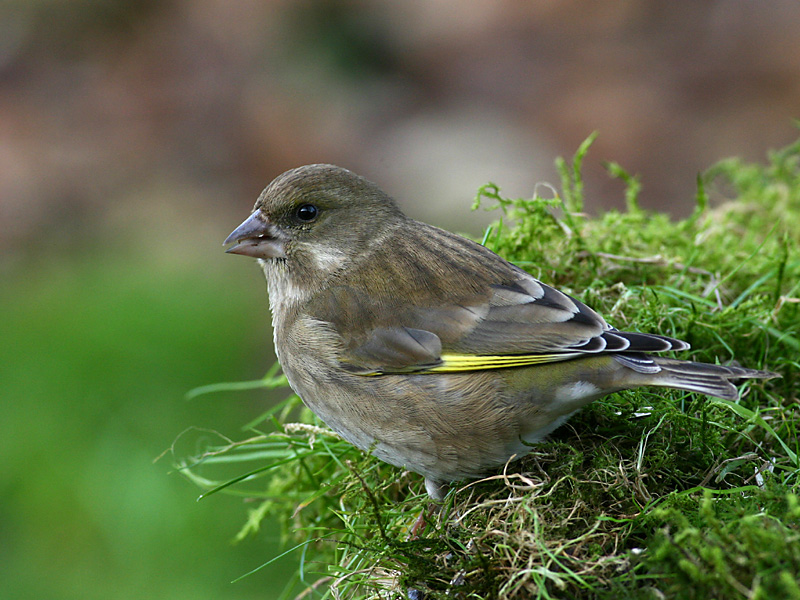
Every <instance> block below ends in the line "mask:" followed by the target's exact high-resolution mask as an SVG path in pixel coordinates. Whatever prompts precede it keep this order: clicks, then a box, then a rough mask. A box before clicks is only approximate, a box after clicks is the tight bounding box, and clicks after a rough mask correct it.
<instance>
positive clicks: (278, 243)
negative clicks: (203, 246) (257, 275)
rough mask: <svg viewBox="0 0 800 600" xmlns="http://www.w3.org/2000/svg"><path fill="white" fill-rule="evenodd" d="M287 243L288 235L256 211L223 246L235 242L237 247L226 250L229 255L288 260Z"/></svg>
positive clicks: (234, 231) (235, 230)
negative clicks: (285, 243)
mask: <svg viewBox="0 0 800 600" xmlns="http://www.w3.org/2000/svg"><path fill="white" fill-rule="evenodd" d="M285 241H286V235H285V234H284V233H283V231H281V229H280V228H279V227H278V226H276V225H273V224H272V223H270V222H269V221H268V220H267V219H266V218H264V217H262V216H261V213H259V212H258V211H256V212H254V213H253V214H252V215H250V216H249V217H247V220H245V222H244V223H242V224H241V225H239V226H238V227H237V228H236V229H234V230H233V232H232V233H231V234H230V235H229V236H228V237H227V238H226V240H225V241H224V242H223V243H222V245H223V246H227V245H228V244H230V243H233V242H235V245H233V246H231V247H230V248H228V249H227V250H225V252H227V253H228V254H241V255H243V256H252V257H253V258H286V253H285V252H284V247H283V245H284V242H285Z"/></svg>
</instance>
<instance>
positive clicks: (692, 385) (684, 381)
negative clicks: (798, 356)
mask: <svg viewBox="0 0 800 600" xmlns="http://www.w3.org/2000/svg"><path fill="white" fill-rule="evenodd" d="M633 356H636V355H630V356H628V357H626V356H625V355H624V354H620V355H616V356H615V358H617V360H619V362H621V363H622V364H624V365H625V366H627V367H630V368H631V369H633V370H634V371H637V372H638V373H641V374H642V375H643V379H644V380H645V381H644V385H657V386H662V387H668V388H675V389H679V390H687V391H690V392H699V393H701V394H707V395H709V396H714V397H715V398H722V399H724V400H736V399H738V398H739V391H738V390H737V389H736V386H735V385H733V383H732V381H736V380H739V379H772V378H773V377H780V375H778V374H777V373H772V372H770V371H758V370H756V369H745V368H743V367H736V366H723V365H711V364H708V363H698V362H690V361H686V360H675V359H672V358H663V357H660V356H647V357H646V358H647V359H649V360H647V361H645V360H644V356H643V355H638V356H636V359H635V360H633V361H632V360H631V358H632V357H633ZM645 362H646V363H647V369H646V370H645V364H643V363H645ZM653 367H658V372H656V373H653Z"/></svg>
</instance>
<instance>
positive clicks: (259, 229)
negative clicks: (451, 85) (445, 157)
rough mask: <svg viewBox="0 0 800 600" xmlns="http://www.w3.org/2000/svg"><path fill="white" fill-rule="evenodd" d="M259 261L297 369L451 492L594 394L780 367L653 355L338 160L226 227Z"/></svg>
mask: <svg viewBox="0 0 800 600" xmlns="http://www.w3.org/2000/svg"><path fill="white" fill-rule="evenodd" d="M230 242H236V245H235V246H233V247H231V248H230V249H229V250H228V251H229V252H233V253H237V254H244V255H247V256H252V257H255V258H258V259H259V262H260V264H261V266H262V268H263V270H264V274H265V275H266V278H267V284H268V292H269V297H270V303H271V308H272V312H273V325H274V334H275V347H276V351H277V354H278V358H279V360H280V362H281V365H282V366H283V369H284V372H285V373H286V375H287V377H288V379H289V383H290V384H291V385H292V387H293V388H294V390H295V391H296V392H297V393H298V394H299V395H300V397H301V398H302V399H303V401H304V402H305V403H306V404H307V405H308V406H309V407H310V408H311V409H312V410H313V411H314V412H315V413H316V414H317V415H318V416H319V417H320V418H321V419H322V420H323V421H324V422H325V423H326V424H327V425H328V426H330V427H331V428H332V429H334V430H335V431H337V432H338V433H340V434H341V435H342V436H343V437H344V438H345V439H347V440H348V441H350V442H351V443H353V444H355V445H356V446H358V447H359V448H362V449H365V450H367V449H371V450H372V451H373V453H374V454H375V455H376V456H377V457H378V458H381V459H382V460H385V461H387V462H389V463H391V464H394V465H397V466H401V467H406V468H408V469H410V470H412V471H415V472H418V473H421V474H422V475H423V476H424V477H425V480H426V486H427V489H428V492H429V493H430V495H431V496H433V497H434V498H440V497H441V496H442V490H443V487H444V486H445V485H446V484H447V483H449V482H451V481H454V480H458V479H463V478H472V477H478V476H480V475H483V474H485V473H486V472H487V471H488V470H490V469H492V468H495V467H498V466H501V465H503V464H504V463H505V462H506V461H507V460H508V459H509V458H510V457H511V456H512V455H513V454H524V453H525V452H527V449H528V446H527V444H530V443H531V442H535V441H538V440H541V439H542V438H543V437H544V436H546V435H547V434H548V433H550V432H551V431H552V430H554V429H555V428H556V427H558V426H559V425H560V424H561V423H563V422H564V421H565V420H566V419H567V418H568V417H569V415H570V414H572V413H573V412H574V411H575V410H577V409H579V408H580V407H581V406H583V405H585V404H587V403H588V402H590V401H592V400H594V399H596V398H599V397H601V396H604V395H606V394H609V393H611V392H614V391H618V390H622V389H628V388H633V387H638V386H644V385H655V386H663V387H672V388H678V389H684V390H690V391H697V392H700V393H704V394H709V395H712V396H718V397H720V398H728V399H732V398H736V397H737V396H738V393H737V390H736V388H735V387H734V386H733V384H732V383H731V381H730V380H732V379H733V380H735V379H741V378H769V377H773V376H775V375H774V374H773V373H769V372H766V371H756V370H752V369H743V368H740V367H723V366H717V365H708V364H702V363H692V362H687V361H679V360H674V359H668V358H662V357H659V356H653V355H650V354H648V353H651V352H664V351H668V350H685V349H687V348H688V347H689V345H688V344H686V343H685V342H682V341H679V340H675V339H671V338H668V337H664V336H660V335H654V334H645V333H634V332H623V331H617V330H616V329H614V328H612V327H611V326H610V325H609V324H608V323H606V322H605V320H603V318H602V317H600V315H598V314H597V313H596V312H594V311H593V310H592V309H591V308H589V307H588V306H586V305H585V304H583V303H582V302H580V301H578V300H576V299H574V298H571V297H570V296H568V295H566V294H564V293H562V292H559V291H558V290H556V289H554V288H552V287H550V286H548V285H546V284H544V283H542V282H540V281H537V280H536V279H535V278H533V277H532V276H531V275H529V274H528V273H526V272H525V271H523V270H521V269H519V268H518V267H516V266H514V265H512V264H511V263H509V262H507V261H505V260H504V259H502V258H501V257H499V256H498V255H496V254H495V253H494V252H491V251H490V250H488V249H486V248H484V247H483V246H481V245H479V244H476V243H475V242H472V241H470V240H468V239H466V238H463V237H460V236H457V235H455V234H452V233H449V232H447V231H444V230H441V229H438V228H436V227H433V226H431V225H427V224H425V223H420V222H418V221H414V220H412V219H410V218H408V217H406V216H405V215H404V214H403V213H402V212H401V211H400V209H399V208H398V206H397V205H396V203H395V202H394V201H393V200H392V199H391V198H389V197H388V196H387V195H386V194H384V193H383V192H382V191H380V190H379V189H378V188H377V187H376V186H375V185H374V184H372V183H370V182H368V181H367V180H365V179H363V178H361V177H359V176H357V175H355V174H353V173H351V172H350V171H347V170H345V169H341V168H339V167H335V166H332V165H309V166H306V167H300V168H298V169H294V170H291V171H288V172H286V173H284V174H283V175H280V176H279V177H278V178H276V179H275V180H274V181H273V182H272V183H271V184H270V185H269V186H268V187H267V188H266V189H265V190H264V192H263V193H262V194H261V196H260V197H259V199H258V201H257V202H256V205H255V208H254V212H253V214H252V215H251V216H250V218H248V219H247V220H246V221H245V222H244V223H242V225H241V226H239V227H238V228H237V229H236V230H235V231H234V232H233V233H232V234H231V235H230V236H229V237H228V239H227V240H226V242H225V243H226V244H227V243H230Z"/></svg>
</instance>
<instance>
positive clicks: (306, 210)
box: [295, 204, 319, 223]
mask: <svg viewBox="0 0 800 600" xmlns="http://www.w3.org/2000/svg"><path fill="white" fill-rule="evenodd" d="M295 215H297V219H298V220H300V221H302V222H303V223H311V221H313V220H314V219H316V218H317V215H319V209H318V208H317V207H316V206H314V205H313V204H302V205H300V206H299V207H298V208H297V212H295Z"/></svg>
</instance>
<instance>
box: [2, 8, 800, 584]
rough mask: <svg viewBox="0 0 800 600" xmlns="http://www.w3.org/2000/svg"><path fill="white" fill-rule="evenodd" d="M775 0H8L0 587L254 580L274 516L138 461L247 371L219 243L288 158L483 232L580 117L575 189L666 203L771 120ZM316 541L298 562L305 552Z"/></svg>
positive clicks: (785, 103) (792, 30)
mask: <svg viewBox="0 0 800 600" xmlns="http://www.w3.org/2000/svg"><path fill="white" fill-rule="evenodd" d="M798 22H800V4H799V3H797V2H796V1H794V0H775V1H773V2H770V3H763V2H757V1H756V0H739V1H736V2H732V1H727V2H726V1H716V2H704V1H697V0H679V1H676V2H669V3H664V2H657V1H655V0H640V1H638V2H621V3H619V2H618V3H585V2H563V1H560V2H555V1H548V0H543V1H540V2H535V3H534V2H514V1H499V2H491V3H489V2H478V1H474V0H429V1H427V2H423V1H419V0H411V1H406V2H391V1H389V0H373V1H368V0H363V1H346V0H344V1H333V0H327V1H326V0H316V1H311V0H306V1H302V0H301V1H289V0H270V1H261V2H257V1H254V0H237V1H234V2H229V1H224V0H191V1H190V0H160V1H156V0H140V1H138V2H124V1H121V0H70V1H69V2H64V1H59V0H4V1H3V2H2V4H0V342H1V343H0V399H2V417H0V450H1V451H2V452H1V453H0V581H2V582H3V583H2V588H3V596H4V597H6V598H37V599H39V598H58V599H60V598H81V599H92V598H98V599H99V598H103V599H109V598H112V599H116V598H141V597H160V598H161V597H163V598H178V599H179V598H194V599H202V598H220V597H224V598H233V599H240V598H241V599H245V598H275V597H277V595H278V594H279V592H280V589H281V588H282V585H283V582H285V581H286V580H287V578H288V577H289V574H290V572H291V571H292V570H293V569H294V568H295V565H296V564H297V562H298V560H299V556H296V555H292V556H289V557H287V558H284V559H281V560H280V561H278V562H276V563H275V564H274V565H272V566H270V567H269V568H267V569H264V570H263V571H260V572H259V573H257V574H255V575H253V576H251V577H249V578H246V579H245V580H243V581H240V582H238V583H235V584H231V583H230V581H231V580H232V579H234V578H236V577H238V576H240V575H242V574H243V573H245V572H247V571H249V570H250V569H252V568H254V567H256V566H258V565H259V564H261V563H263V562H265V561H266V560H268V559H270V558H272V557H274V556H276V555H277V554H279V553H280V552H282V551H283V550H284V549H285V548H284V547H283V546H281V544H280V539H279V535H278V528H277V526H275V527H273V528H271V529H269V528H268V529H267V530H263V531H261V532H260V533H259V534H258V535H257V536H256V537H254V538H250V539H249V540H247V541H245V542H243V543H240V544H237V545H234V544H232V543H231V541H232V539H233V537H234V535H235V534H236V532H237V530H238V528H239V527H240V525H241V524H242V522H243V520H244V515H245V507H246V505H244V504H243V503H242V502H241V500H237V499H235V498H232V497H225V496H223V495H217V496H213V497H211V498H209V499H207V500H204V501H203V502H199V503H197V502H195V498H196V497H197V495H198V490H197V489H196V488H195V487H194V486H193V485H192V484H190V483H188V482H187V481H185V480H184V479H183V478H182V477H181V476H180V475H178V474H175V473H171V463H170V459H169V457H167V458H166V459H162V460H160V461H158V462H155V463H154V462H153V461H154V459H155V458H156V457H157V456H159V455H160V454H161V453H162V452H163V451H164V450H166V449H168V448H169V447H170V446H171V444H172V443H173V441H174V440H175V439H176V438H177V437H178V435H179V434H180V433H181V432H182V431H184V430H185V429H187V428H189V427H200V428H208V429H213V430H216V431H219V432H221V433H223V434H225V435H229V436H231V437H239V436H240V435H241V426H242V424H243V423H246V422H247V421H249V420H250V419H252V418H253V417H255V416H256V415H258V414H260V413H261V412H262V411H263V410H264V409H265V407H266V406H267V402H268V399H267V398H265V396H264V394H261V393H257V392H251V393H240V394H227V395H226V394H220V395H216V396H208V397H203V398H199V399H196V400H193V401H186V400H185V399H184V394H185V392H186V391H188V390H189V389H191V388H193V387H195V386H199V385H203V384H207V383H213V382H219V381H231V380H244V379H255V378H258V377H260V376H261V375H262V374H263V373H264V372H265V371H266V369H267V368H268V366H269V365H270V364H271V363H272V361H273V360H274V357H273V354H272V349H271V332H270V330H269V313H268V309H267V300H266V295H265V285H264V283H263V280H262V278H261V275H260V273H259V272H258V270H257V268H256V266H255V264H254V263H253V262H252V261H249V260H245V259H243V258H241V257H231V256H226V255H225V254H223V252H222V247H221V242H222V240H223V239H224V238H225V237H226V236H227V234H228V233H229V232H230V231H231V230H232V229H233V228H234V227H235V226H236V225H238V224H239V223H240V222H241V221H242V220H243V219H244V218H245V217H246V216H247V215H248V214H249V211H250V208H251V206H252V204H253V202H254V200H255V198H256V197H257V195H258V193H259V192H260V191H261V189H262V188H263V187H264V186H265V185H266V183H268V182H269V180H271V179H272V178H273V177H274V176H276V175H277V174H279V173H280V172H282V171H284V170H285V169H288V168H291V167H295V166H298V165H301V164H305V163H311V162H331V163H335V164H339V165H341V166H345V167H348V168H350V169H352V170H354V171H356V172H358V173H360V174H363V175H365V176H367V177H368V178H370V179H372V180H374V181H376V182H377V183H379V184H380V185H381V187H383V188H384V189H386V190H387V191H388V192H390V193H391V194H392V195H394V196H395V197H396V198H398V199H399V200H400V202H401V203H402V204H403V206H404V207H405V208H406V209H407V212H409V213H410V214H411V215H412V216H415V217H417V218H420V219H423V220H427V221H430V222H432V223H435V224H437V225H440V226H444V227H447V228H450V229H455V230H458V231H462V232H466V233H469V234H471V235H473V236H477V235H479V234H480V231H481V228H482V226H483V224H484V223H485V222H486V221H487V220H488V219H489V218H490V216H487V215H486V214H484V213H475V214H470V212H469V206H470V203H471V201H472V198H473V196H474V194H475V192H476V190H477V188H478V186H480V185H481V184H484V183H487V182H488V181H493V182H495V183H497V184H499V185H500V186H501V187H502V189H503V191H504V192H505V193H507V194H508V195H512V196H529V195H530V194H531V193H532V192H533V189H534V186H535V185H536V184H537V183H538V182H551V183H556V182H557V177H556V173H555V169H554V167H553V160H554V158H555V157H556V156H558V155H564V156H571V155H572V154H573V153H574V151H575V149H576V148H577V146H578V144H579V143H580V142H581V141H582V140H584V139H585V138H586V137H587V136H588V135H589V134H590V133H591V132H592V131H594V130H598V131H599V132H600V137H599V138H598V140H597V142H596V143H595V145H594V147H593V149H592V150H591V152H590V154H589V156H588V159H587V164H586V173H585V175H586V181H587V183H586V187H587V195H588V200H589V207H588V208H589V210H590V211H593V212H597V211H599V210H602V209H604V208H609V207H621V206H622V205H623V204H624V203H623V200H622V196H621V194H620V192H621V190H622V184H621V183H619V182H617V181H612V180H610V179H609V178H608V176H607V175H606V174H605V172H604V170H603V168H602V162H603V161H609V160H614V161H617V162H619V163H621V165H622V166H623V167H625V168H626V169H627V170H628V171H629V172H632V173H639V174H641V176H642V180H643V185H644V189H643V192H642V196H641V203H642V204H643V205H644V206H646V207H648V208H653V209H660V210H666V211H670V212H672V213H673V214H675V215H684V214H686V213H687V212H688V211H689V210H690V209H691V206H692V203H693V194H694V189H695V178H696V175H697V173H698V172H700V171H702V170H703V169H705V168H707V167H708V166H710V165H711V164H712V163H714V162H715V161H717V160H719V159H721V158H724V157H727V156H732V155H737V156H741V157H743V158H745V159H747V160H761V159H762V157H763V156H764V153H765V151H766V150H767V149H769V148H776V147H780V146H782V145H784V144H787V143H788V142H790V141H793V140H794V139H795V138H796V137H797V130H796V128H795V127H794V126H793V124H792V119H793V118H797V117H800V36H798V35H797V23H798ZM320 568H322V569H324V567H323V566H320Z"/></svg>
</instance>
